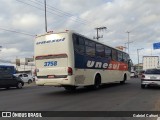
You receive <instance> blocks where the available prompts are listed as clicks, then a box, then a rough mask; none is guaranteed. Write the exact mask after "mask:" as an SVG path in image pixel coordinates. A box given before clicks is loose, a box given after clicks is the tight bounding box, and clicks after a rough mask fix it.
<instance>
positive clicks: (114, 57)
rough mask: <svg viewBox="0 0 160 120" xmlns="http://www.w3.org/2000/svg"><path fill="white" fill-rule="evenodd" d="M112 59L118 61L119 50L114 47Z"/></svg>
mask: <svg viewBox="0 0 160 120" xmlns="http://www.w3.org/2000/svg"><path fill="white" fill-rule="evenodd" d="M112 59H113V60H115V61H117V50H115V49H112Z"/></svg>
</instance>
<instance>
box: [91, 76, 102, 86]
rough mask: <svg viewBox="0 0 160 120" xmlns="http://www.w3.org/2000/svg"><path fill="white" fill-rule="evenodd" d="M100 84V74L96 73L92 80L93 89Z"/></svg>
mask: <svg viewBox="0 0 160 120" xmlns="http://www.w3.org/2000/svg"><path fill="white" fill-rule="evenodd" d="M100 86H101V76H100V74H97V75H96V77H95V80H94V85H93V89H99V88H100Z"/></svg>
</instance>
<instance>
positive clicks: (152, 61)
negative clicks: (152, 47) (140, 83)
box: [143, 56, 159, 70]
mask: <svg viewBox="0 0 160 120" xmlns="http://www.w3.org/2000/svg"><path fill="white" fill-rule="evenodd" d="M158 66H159V56H143V70H146V69H151V68H157V67H158Z"/></svg>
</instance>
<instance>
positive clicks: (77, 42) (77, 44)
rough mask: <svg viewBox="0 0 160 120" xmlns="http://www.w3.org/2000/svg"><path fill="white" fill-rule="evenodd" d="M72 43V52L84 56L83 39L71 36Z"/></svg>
mask: <svg viewBox="0 0 160 120" xmlns="http://www.w3.org/2000/svg"><path fill="white" fill-rule="evenodd" d="M73 41H74V50H75V51H76V52H78V53H83V54H84V51H85V48H84V38H82V37H80V36H78V35H73Z"/></svg>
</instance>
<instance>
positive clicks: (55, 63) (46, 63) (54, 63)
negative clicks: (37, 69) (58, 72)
mask: <svg viewBox="0 0 160 120" xmlns="http://www.w3.org/2000/svg"><path fill="white" fill-rule="evenodd" d="M44 66H57V61H47V62H44Z"/></svg>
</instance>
